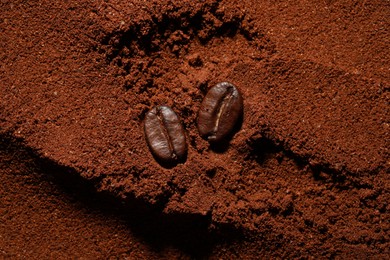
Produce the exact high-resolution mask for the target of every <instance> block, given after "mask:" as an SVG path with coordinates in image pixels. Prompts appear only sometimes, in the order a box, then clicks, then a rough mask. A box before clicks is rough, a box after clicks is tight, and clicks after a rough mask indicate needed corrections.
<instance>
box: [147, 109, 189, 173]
mask: <svg viewBox="0 0 390 260" xmlns="http://www.w3.org/2000/svg"><path fill="white" fill-rule="evenodd" d="M144 131H145V136H146V141H147V143H148V145H149V148H150V150H151V152H152V154H153V155H154V156H155V159H156V160H157V161H158V162H159V163H160V164H161V165H163V166H165V167H170V166H174V165H175V164H177V163H178V162H181V161H184V160H185V157H186V155H187V144H186V138H185V132H184V128H183V126H182V124H181V122H180V120H179V117H178V116H177V115H176V113H175V112H174V111H173V110H172V109H171V108H170V107H168V106H157V107H155V108H153V109H152V110H150V111H149V112H148V113H147V114H146V116H145V121H144Z"/></svg>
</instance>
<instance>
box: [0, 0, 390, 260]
mask: <svg viewBox="0 0 390 260" xmlns="http://www.w3.org/2000/svg"><path fill="white" fill-rule="evenodd" d="M0 7H1V8H0V10H1V11H0V22H1V27H0V30H1V31H0V60H1V65H0V66H1V67H0V80H1V88H0V97H1V103H0V112H1V114H0V132H1V135H2V136H3V137H4V136H11V137H9V138H8V137H7V141H5V142H2V146H3V147H4V146H5V145H4V144H12V145H14V146H17V147H19V146H24V147H28V149H32V150H31V151H30V152H28V154H30V155H31V154H32V155H31V158H30V159H28V161H31V160H32V161H37V160H38V161H39V160H42V158H45V161H46V160H47V161H49V163H50V164H52V165H54V166H55V167H60V168H61V169H62V167H67V169H70V170H71V172H74V174H69V180H72V181H75V182H77V183H78V182H84V180H88V182H87V183H90V184H91V185H92V184H93V185H95V186H96V187H97V188H98V189H99V190H101V191H104V192H108V193H109V194H111V195H113V196H114V197H112V198H111V199H112V200H114V201H118V202H120V201H123V202H126V203H129V202H128V200H130V201H133V202H134V201H135V203H136V204H137V205H138V204H141V205H142V206H139V207H141V208H142V207H145V208H150V210H151V209H153V210H155V211H159V210H162V211H163V212H164V213H163V214H162V216H167V219H168V220H167V221H168V222H173V223H175V222H176V221H177V222H180V223H183V224H182V226H181V227H182V228H184V229H189V230H197V228H194V227H191V225H187V224H188V223H192V222H194V223H198V224H199V223H200V225H203V226H205V227H204V228H205V229H204V230H203V231H201V233H197V232H195V233H197V234H194V236H193V237H197V236H200V237H208V239H210V240H206V241H212V242H210V246H209V247H205V246H204V245H199V244H198V245H196V244H194V243H193V241H194V240H192V241H191V239H190V240H189V241H187V240H186V239H183V241H187V242H188V243H187V244H186V242H182V243H181V244H180V243H179V245H178V244H177V243H175V242H172V243H171V244H172V245H170V246H169V248H174V249H172V250H173V251H172V252H171V251H169V254H171V253H172V254H178V256H180V254H181V252H182V251H181V250H184V251H185V254H189V256H208V255H211V256H214V257H227V256H236V255H237V256H241V257H244V256H246V257H248V258H253V257H255V256H258V255H259V254H262V255H264V256H296V257H298V256H304V257H309V256H313V257H318V256H328V257H329V256H337V255H339V256H342V257H344V258H345V257H347V256H349V257H351V256H355V257H359V258H361V257H362V256H368V257H377V258H379V257H382V258H383V257H384V256H386V255H388V254H389V251H388V248H389V247H390V246H389V213H388V211H389V205H388V202H389V200H390V198H389V174H388V170H389V151H388V149H389V140H390V138H389V109H388V102H389V100H388V99H389V92H388V90H389V69H390V66H389V52H388V46H389V42H388V41H389V38H390V37H389V33H388V31H389V30H388V29H389V24H388V19H387V17H388V16H389V14H390V7H389V4H388V3H387V2H386V1H364V2H358V1H356V2H354V1H331V2H329V1H323V2H321V3H313V4H312V3H310V2H305V1H296V2H293V1H289V2H285V1H282V2H280V3H278V2H274V1H273V2H266V1H260V2H256V4H253V3H252V1H237V2H235V1H213V0H209V1H199V2H197V1H195V2H194V1H184V2H180V3H177V4H172V3H166V2H165V1H156V2H148V3H145V2H144V1H104V2H103V1H97V2H94V1H77V2H76V1H70V2H67V3H60V2H53V1H36V2H34V3H25V2H17V1H12V2H11V1H5V2H4V1H3V2H2V3H1V6H0ZM220 81H230V82H232V83H234V84H235V85H237V87H238V88H239V89H240V91H241V93H242V95H243V98H244V118H243V123H242V126H241V130H240V131H239V132H238V133H237V134H236V135H235V136H234V138H233V139H232V140H231V142H230V144H229V146H226V147H222V149H221V150H215V149H210V147H209V144H208V143H207V141H205V140H203V139H202V138H201V137H200V136H199V135H198V132H197V129H196V115H197V111H198V110H199V106H200V103H201V100H202V99H203V97H204V95H205V94H206V91H207V89H208V88H209V87H210V86H213V85H214V84H216V83H217V82H220ZM159 104H167V105H169V106H171V107H172V108H173V109H174V110H175V111H176V112H178V114H179V116H180V118H182V119H183V123H184V126H185V128H186V130H187V132H188V140H189V151H188V158H187V160H186V163H184V164H182V165H178V166H177V167H175V168H172V169H164V168H162V167H161V166H160V165H159V164H158V163H157V162H155V161H154V159H153V156H152V155H151V154H150V152H149V150H148V146H147V145H146V143H145V140H144V135H143V128H142V121H143V119H144V115H145V113H146V112H147V111H148V110H149V109H151V108H152V107H153V106H155V105H159ZM15 138H21V139H22V140H23V145H22V144H21V143H18V142H17V143H16V144H15V140H13V139H15ZM7 146H8V145H7ZM15 149H16V150H17V148H15ZM2 151H3V152H2V153H3V154H5V155H4V157H5V158H9V154H10V152H9V151H8V150H7V148H2ZM11 153H13V152H11ZM17 158H19V157H17ZM4 160H5V162H3V164H4V165H5V166H6V165H13V164H11V163H10V160H9V159H4ZM4 160H3V161H4ZM16 161H17V163H20V164H23V159H20V160H16ZM18 168H19V167H17V168H13V167H8V168H7V167H5V168H4V170H3V171H4V172H5V173H4V174H1V176H2V178H3V180H2V184H3V186H1V187H2V188H1V189H2V190H1V191H2V193H1V194H8V195H6V196H11V195H12V196H11V197H10V198H11V199H10V200H9V201H10V203H8V204H6V205H5V206H4V207H3V208H5V212H6V213H3V214H2V217H3V216H13V215H14V216H20V219H17V218H15V221H14V222H12V221H11V222H10V223H14V224H13V225H14V227H15V228H16V227H20V225H21V226H22V227H24V228H25V229H29V228H28V223H29V222H27V218H23V214H20V213H18V212H23V211H24V210H25V209H26V208H25V207H24V206H25V205H19V204H16V205H17V206H14V203H13V202H15V201H18V200H20V199H19V198H22V197H23V196H25V197H28V198H30V199H31V203H34V200H35V199H37V198H36V197H34V196H32V194H34V193H35V192H36V193H37V194H38V193H39V191H37V190H34V189H32V190H31V191H32V192H31V193H24V191H23V189H20V191H19V192H18V193H13V192H10V190H11V188H10V187H15V189H17V187H23V185H28V180H27V179H24V178H21V179H20V181H19V182H15V183H14V182H13V181H12V173H13V172H15V171H16V172H17V169H18ZM27 168H28V167H27ZM22 172H23V174H26V173H27V174H26V176H29V175H30V174H29V172H28V171H27V169H26V170H23V171H22ZM34 172H36V171H34ZM38 172H39V171H38ZM61 172H63V171H61ZM31 174H32V173H31ZM50 175H53V176H55V174H53V173H52V172H50V171H49V172H48V174H47V176H50ZM71 175H72V176H73V175H74V176H81V178H78V177H72V176H71ZM45 176H46V175H45ZM61 176H62V177H61V178H62V179H65V180H66V179H67V178H68V176H67V175H66V171H65V174H62V175H61ZM53 178H55V179H58V177H53ZM61 178H60V179H61ZM40 182H41V180H40V179H37V180H36V181H34V183H36V185H35V184H34V185H33V186H34V187H38V186H39V184H38V183H40ZM12 185H15V186H12ZM50 187H51V186H50V185H48V186H47V187H46V188H44V190H46V189H49V188H50ZM85 188H86V187H84V186H82V185H81V186H80V187H76V188H75V189H74V191H75V192H83V191H82V190H83V189H85ZM49 193H50V192H49ZM10 194H11V195H10ZM23 194H24V195H23ZM27 194H28V195H27ZM111 195H110V196H111ZM18 196H21V197H18ZM62 196H68V195H66V194H62V193H60V194H59V195H58V196H57V197H56V198H57V199H56V200H55V201H54V202H53V203H52V204H50V205H51V206H50V207H52V208H53V207H55V205H57V204H58V205H68V204H69V203H68V202H66V201H65V202H64V204H60V202H59V201H61V199H58V198H63V197H62ZM76 197H77V196H76ZM3 201H5V200H2V202H3ZM46 203H49V202H48V201H46V202H41V203H38V204H37V205H41V204H42V205H43V207H45V205H49V204H46ZM61 203H62V202H61ZM77 203H80V202H79V201H78V202H77ZM90 203H92V205H93V202H86V203H84V204H80V205H82V206H80V205H79V206H78V208H77V209H75V208H68V209H67V210H66V212H68V213H67V214H71V213H70V212H73V211H74V212H77V210H83V208H84V207H85V208H88V205H90ZM130 204H133V203H130ZM58 207H59V208H61V206H58ZM64 207H65V206H64ZM135 208H138V207H135ZM118 211H119V213H118V214H122V213H120V212H121V211H122V210H118ZM38 212H39V210H38ZM39 214H40V213H37V214H36V218H37V221H38V219H39V218H42V216H40V215H39ZM123 214H125V213H123ZM155 214H157V213H155ZM158 214H159V213H158ZM74 215H78V214H76V213H74V214H71V216H72V217H70V219H74V218H75V217H73V216H74ZM171 216H176V218H177V219H174V220H172V219H173V218H172V217H171ZM89 217H91V218H92V219H94V220H93V221H96V223H99V214H97V215H95V214H91V216H89ZM107 218H108V219H110V223H119V222H117V221H119V220H117V219H116V217H113V218H111V217H107ZM139 218H141V219H142V217H139ZM192 218H194V219H195V220H194V221H192ZM81 219H84V220H85V218H84V217H81ZM135 219H137V217H135ZM69 221H71V220H69ZM74 221H75V222H77V219H75V220H74ZM80 221H81V220H80ZM111 221H112V222H111ZM54 223H55V222H54ZM61 223H62V224H61ZM94 223H95V222H94ZM110 223H108V224H107V226H104V225H103V226H104V227H101V226H100V227H99V225H96V226H94V227H92V228H91V229H92V230H93V233H95V232H98V233H99V232H101V234H102V236H106V239H107V241H115V239H116V238H113V237H110V236H109V235H107V233H106V232H110V231H108V230H109V229H110V228H111V227H112V226H111V224H110ZM186 223H187V224H186ZM80 225H82V224H80ZM112 225H116V224H112ZM118 225H119V224H118ZM172 225H173V226H174V224H172ZM65 226H66V224H65V222H61V221H60V222H58V224H57V225H55V227H56V229H58V230H61V227H65ZM76 226H77V225H76ZM12 228H13V226H12V225H3V226H2V230H1V232H0V234H3V233H5V232H8V233H7V234H11V233H12V232H13V231H12V230H13V229H12ZM154 228H155V229H156V230H157V231H158V229H159V228H158V227H156V226H154ZM22 229H23V228H22ZM119 229H122V228H119ZM123 229H124V230H131V227H124V228H123ZM141 229H142V228H141ZM208 229H212V230H215V231H209V230H208ZM34 230H35V233H36V237H40V236H42V235H40V232H42V233H47V232H45V229H44V228H43V227H42V226H37V227H36V229H34ZM74 230H77V228H75V229H71V228H70V229H68V233H67V234H72V232H75V231H74ZM114 230H115V228H114ZM179 230H181V229H180V228H179ZM218 230H220V231H218ZM226 230H229V231H226ZM232 230H234V231H232ZM157 231H153V230H152V231H151V234H153V232H157ZM10 232H11V233H10ZM202 232H203V233H202ZM209 232H210V233H209ZM218 232H222V233H223V234H222V235H221V236H220V237H228V238H229V239H228V240H229V241H228V242H226V243H224V242H222V243H218V242H216V241H218V239H219V238H220V237H219V235H216V233H218ZM224 232H225V233H224ZM163 233H164V232H160V234H163ZM183 233H188V232H183ZM17 234H21V235H20V236H19V237H15V238H13V237H12V236H10V235H7V236H3V237H6V239H3V244H0V246H2V247H4V248H6V247H7V248H10V247H9V245H10V244H13V245H14V246H15V247H14V248H13V249H7V250H6V249H3V248H2V247H0V249H1V250H2V251H4V253H3V254H4V255H7V254H22V253H21V252H22V248H25V249H26V248H27V249H26V251H27V252H28V251H29V250H28V249H30V252H33V251H34V250H33V248H34V246H35V248H38V247H36V244H32V243H31V244H26V246H25V247H22V246H20V247H18V245H19V244H21V243H22V242H17V241H18V239H21V240H19V241H25V240H26V238H27V237H28V234H26V233H23V232H22V233H17ZM52 234H54V233H52ZM180 234H181V231H178V232H176V233H175V235H177V236H175V235H173V236H172V237H170V238H169V239H164V237H162V238H161V239H158V240H159V241H160V240H168V241H176V239H177V237H179V238H180ZM190 234H191V232H190ZM72 236H73V235H72ZM75 236H76V237H77V235H75ZM120 236H121V235H120ZM57 237H58V240H57V241H58V242H57V243H58V244H61V243H65V244H66V236H62V235H61V234H59V235H58V236H57ZM157 237H159V236H157ZM188 237H191V235H190V236H188ZM237 237H238V238H239V239H238V240H239V242H237V241H236V238H237ZM242 237H243V238H242ZM80 239H81V240H79V241H81V242H80V244H77V246H80V247H79V248H80V250H82V248H83V247H82V246H81V245H82V244H83V243H88V241H87V240H82V237H80ZM134 239H135V240H134ZM137 239H138V237H137V236H135V237H134V236H128V237H124V238H123V240H124V242H123V243H127V242H128V241H133V240H134V241H136V242H135V243H140V244H139V246H140V247H143V246H145V244H144V243H143V242H142V241H141V242H137V241H138V240H137ZM199 240H201V239H199ZM4 241H5V242H4ZM12 241H16V242H15V243H13V242H12ZM61 241H62V242H61ZM82 241H84V242H82ZM91 241H92V240H89V242H91ZM179 241H180V239H179ZM0 242H1V241H0ZM159 243H162V242H161V241H160V242H158V243H157V244H159ZM22 244H23V243H22ZM114 244H116V243H114ZM183 244H184V245H183ZM191 244H192V245H195V247H194V246H190V245H191ZM3 245H4V246H3ZM121 245H123V246H125V247H126V244H120V245H118V246H117V247H116V246H113V247H114V249H112V250H114V251H113V254H112V255H116V256H118V254H119V253H118V252H119V251H115V250H120V248H121V247H122V246H121ZM137 245H138V244H137ZM77 246H73V247H74V248H75V249H74V250H73V249H72V250H70V249H69V248H70V247H72V246H68V247H64V248H61V249H60V251H61V250H62V252H63V253H64V254H65V255H67V254H68V255H69V256H79V255H83V253H82V251H79V250H77V248H78V247H77ZM155 246H156V245H153V246H152V249H150V248H149V247H147V248H148V249H147V250H146V251H147V252H146V253H145V254H149V253H150V254H153V252H152V251H153V248H154V247H155ZM73 247H72V248H73ZM100 247H101V248H104V249H101V250H102V251H100V252H101V257H105V256H106V254H105V253H104V252H107V251H105V250H108V249H107V248H108V246H107V247H105V245H102V246H99V248H100ZM188 247H190V248H191V250H188ZM18 248H19V249H18ZM45 248H46V251H45V250H44V247H39V250H42V251H41V255H42V254H45V252H46V254H47V253H48V251H51V250H50V247H45ZM177 248H179V249H177ZM194 248H198V252H197V250H196V249H194ZM91 250H93V249H91ZM148 250H152V251H148ZM169 250H170V249H169ZM0 252H1V251H0ZM10 252H11V253H10ZM12 252H14V253H12ZM31 256H39V254H38V253H37V254H34V253H31ZM94 256H97V255H94ZM134 256H135V255H134ZM146 256H148V255H146ZM150 256H152V255H150ZM171 256H172V255H171ZM91 257H92V256H91Z"/></svg>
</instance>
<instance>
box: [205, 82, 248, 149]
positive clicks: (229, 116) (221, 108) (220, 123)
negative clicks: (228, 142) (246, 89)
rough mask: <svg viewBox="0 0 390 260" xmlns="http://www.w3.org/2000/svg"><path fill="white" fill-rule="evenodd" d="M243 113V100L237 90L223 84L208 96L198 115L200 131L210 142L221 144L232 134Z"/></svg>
mask: <svg viewBox="0 0 390 260" xmlns="http://www.w3.org/2000/svg"><path fill="white" fill-rule="evenodd" d="M242 113H243V100H242V97H241V94H240V93H239V91H238V90H237V88H236V87H235V86H234V85H233V84H232V83H229V82H221V83H218V84H217V85H215V86H214V87H212V88H211V89H210V90H209V91H208V92H207V94H206V96H205V98H204V99H203V102H202V104H201V107H200V110H199V114H198V131H199V133H200V135H201V136H202V137H203V138H204V139H206V140H208V141H210V142H220V141H222V140H224V139H226V138H227V137H229V136H230V134H232V132H233V131H234V128H235V126H236V125H237V122H238V120H239V119H240V117H241V116H242Z"/></svg>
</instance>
